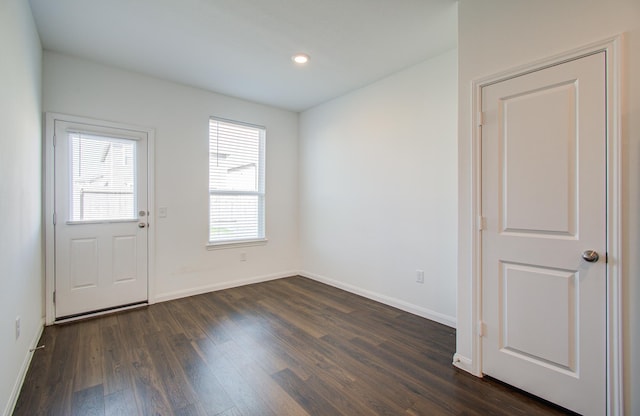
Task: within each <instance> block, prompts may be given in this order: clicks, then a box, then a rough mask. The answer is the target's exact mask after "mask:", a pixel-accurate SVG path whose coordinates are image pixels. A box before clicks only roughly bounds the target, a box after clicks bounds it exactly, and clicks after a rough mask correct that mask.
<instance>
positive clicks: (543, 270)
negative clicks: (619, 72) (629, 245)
mask: <svg viewBox="0 0 640 416" xmlns="http://www.w3.org/2000/svg"><path fill="white" fill-rule="evenodd" d="M605 81H606V75H605V56H604V53H603V52H601V53H597V54H594V55H590V56H587V57H583V58H580V59H576V60H573V61H570V62H566V63H563V64H560V65H556V66H552V67H549V68H546V69H542V70H539V71H536V72H533V73H529V74H526V75H522V76H518V77H515V78H512V79H509V80H506V81H503V82H499V83H496V84H493V85H490V86H487V87H484V88H483V89H482V111H483V119H484V122H483V125H482V212H483V214H482V215H483V217H484V221H485V224H486V226H485V229H484V231H483V236H482V253H483V254H482V291H483V292H482V315H483V321H484V336H483V341H482V351H483V352H482V355H483V361H482V367H483V372H484V373H485V374H487V375H490V376H493V377H495V378H497V379H500V380H503V381H505V382H507V383H509V384H512V385H514V386H517V387H519V388H522V389H524V390H526V391H528V392H531V393H533V394H535V395H538V396H540V397H543V398H545V399H547V400H550V401H552V402H554V403H557V404H559V405H561V406H564V407H566V408H569V409H571V410H574V411H577V412H579V413H582V414H585V415H603V414H605V413H606V265H605V262H606V251H607V247H606V224H607V223H606V88H605V87H606V83H605ZM589 250H593V251H594V252H597V253H599V259H596V258H595V255H593V253H591V252H589ZM585 258H586V259H585Z"/></svg>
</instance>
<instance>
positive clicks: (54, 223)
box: [53, 212, 57, 225]
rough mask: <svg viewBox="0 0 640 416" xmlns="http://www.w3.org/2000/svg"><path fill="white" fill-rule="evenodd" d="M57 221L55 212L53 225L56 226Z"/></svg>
mask: <svg viewBox="0 0 640 416" xmlns="http://www.w3.org/2000/svg"><path fill="white" fill-rule="evenodd" d="M56 220H57V218H56V213H55V212H54V213H53V225H56Z"/></svg>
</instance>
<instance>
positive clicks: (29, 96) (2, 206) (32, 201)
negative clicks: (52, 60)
mask: <svg viewBox="0 0 640 416" xmlns="http://www.w3.org/2000/svg"><path fill="white" fill-rule="evenodd" d="M0 54H1V57H0V91H1V93H0V287H1V288H2V290H0V352H1V353H2V354H1V357H0V368H2V371H0V412H2V414H5V415H8V414H9V412H10V411H11V410H12V409H13V405H14V402H15V399H16V398H17V394H18V393H19V391H18V390H19V388H20V384H21V381H22V377H23V376H24V373H25V370H26V366H27V365H28V362H29V359H30V356H31V355H30V354H29V348H31V346H32V344H34V343H35V342H37V337H38V335H39V334H40V329H41V328H42V315H43V307H42V274H43V259H42V217H41V202H42V197H41V195H42V193H41V188H40V184H41V172H42V170H41V146H40V143H41V125H42V123H41V120H42V117H41V100H40V97H41V75H42V65H41V63H42V49H41V47H40V39H39V37H38V34H37V32H36V30H35V25H34V22H33V18H32V17H31V10H30V9H29V3H28V2H26V1H22V0H3V1H2V2H0ZM17 316H20V317H21V335H20V338H18V339H17V340H16V338H15V319H16V317H17Z"/></svg>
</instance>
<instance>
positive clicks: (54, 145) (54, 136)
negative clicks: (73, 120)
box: [53, 134, 56, 147]
mask: <svg viewBox="0 0 640 416" xmlns="http://www.w3.org/2000/svg"><path fill="white" fill-rule="evenodd" d="M53 147H56V135H55V134H54V135H53Z"/></svg>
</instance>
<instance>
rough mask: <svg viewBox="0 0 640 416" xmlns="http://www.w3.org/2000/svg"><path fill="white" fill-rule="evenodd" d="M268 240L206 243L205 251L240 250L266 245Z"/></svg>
mask: <svg viewBox="0 0 640 416" xmlns="http://www.w3.org/2000/svg"><path fill="white" fill-rule="evenodd" d="M268 241H269V240H267V239H266V238H261V239H256V240H242V241H226V242H220V243H208V244H207V250H209V251H211V250H224V249H228V248H241V247H252V246H263V245H265V244H267V242H268Z"/></svg>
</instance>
